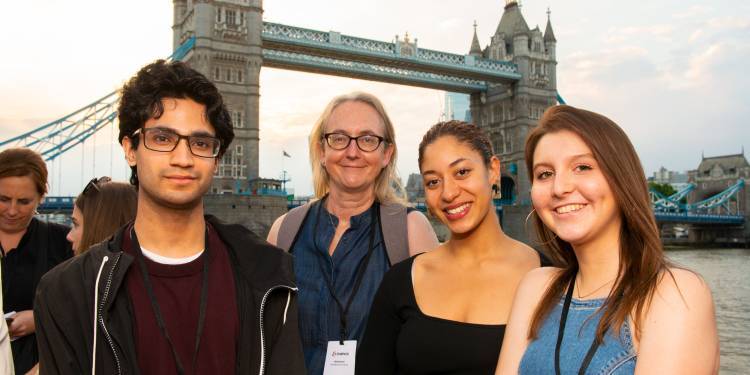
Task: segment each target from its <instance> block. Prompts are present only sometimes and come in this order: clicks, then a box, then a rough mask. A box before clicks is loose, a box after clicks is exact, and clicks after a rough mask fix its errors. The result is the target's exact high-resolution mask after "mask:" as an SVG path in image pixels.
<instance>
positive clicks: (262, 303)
mask: <svg viewBox="0 0 750 375" xmlns="http://www.w3.org/2000/svg"><path fill="white" fill-rule="evenodd" d="M279 288H284V289H287V290H289V292H290V293H291V292H292V291H294V292H297V290H299V289H298V288H295V287H292V286H288V285H276V286H274V287H271V288H270V289H268V291H266V293H265V294H264V295H263V299H262V300H261V301H260V373H259V375H263V374H264V373H265V371H266V338H265V336H264V335H263V332H264V331H263V310H264V309H265V307H266V299H267V298H268V295H270V294H271V292H273V291H274V290H276V289H279ZM285 313H286V311H285ZM284 321H286V319H284ZM282 324H285V323H282Z"/></svg>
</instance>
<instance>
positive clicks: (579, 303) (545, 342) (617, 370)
mask: <svg viewBox="0 0 750 375" xmlns="http://www.w3.org/2000/svg"><path fill="white" fill-rule="evenodd" d="M604 301H605V300H604V299H603V298H602V299H592V300H576V299H575V298H574V299H572V301H571V303H570V310H569V311H568V319H567V323H566V325H565V332H564V334H563V341H562V346H561V347H560V372H561V374H577V373H578V369H579V368H580V366H581V363H582V362H583V360H584V357H585V356H586V352H587V351H588V349H589V346H590V345H591V342H592V341H593V340H594V337H595V335H596V326H597V325H598V324H599V319H601V316H602V311H600V309H599V307H601V306H602V304H604ZM563 302H564V296H563V298H561V299H560V302H559V303H558V304H557V305H556V306H555V307H554V308H553V309H552V312H551V313H550V314H549V315H548V316H547V318H546V319H545V320H544V323H543V324H542V326H541V328H540V330H539V334H538V335H537V338H536V340H534V341H532V342H530V343H529V346H528V347H527V348H526V352H525V353H524V354H523V358H522V359H521V364H520V366H519V368H518V373H519V374H554V373H555V345H556V344H557V332H558V329H559V328H560V314H561V312H562V308H563ZM619 336H620V337H619V338H618V337H615V336H614V333H613V330H612V329H610V330H609V331H608V332H607V334H606V335H605V336H604V342H603V343H602V345H600V346H599V348H598V349H597V350H596V354H594V357H593V359H592V360H591V363H590V364H589V367H588V369H587V370H586V373H587V374H601V375H609V374H612V375H624V374H633V373H634V372H635V362H636V354H635V350H634V348H633V339H632V337H631V332H630V324H629V323H628V322H627V321H625V323H624V324H623V325H622V327H620V335H619Z"/></svg>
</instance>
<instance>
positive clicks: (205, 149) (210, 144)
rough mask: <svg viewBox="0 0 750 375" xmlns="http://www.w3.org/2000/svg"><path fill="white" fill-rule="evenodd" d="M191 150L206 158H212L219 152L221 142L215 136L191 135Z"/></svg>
mask: <svg viewBox="0 0 750 375" xmlns="http://www.w3.org/2000/svg"><path fill="white" fill-rule="evenodd" d="M188 139H189V141H190V151H191V152H192V153H193V154H195V155H197V156H202V157H206V158H211V157H214V156H216V155H218V153H219V146H220V145H221V142H220V141H219V140H218V139H216V138H213V137H189V138H188Z"/></svg>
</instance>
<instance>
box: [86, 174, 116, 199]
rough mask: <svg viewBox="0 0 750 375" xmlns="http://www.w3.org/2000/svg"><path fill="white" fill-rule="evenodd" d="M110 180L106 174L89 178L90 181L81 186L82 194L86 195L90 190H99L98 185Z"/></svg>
mask: <svg viewBox="0 0 750 375" xmlns="http://www.w3.org/2000/svg"><path fill="white" fill-rule="evenodd" d="M110 181H112V179H111V178H109V177H107V176H102V177H94V178H92V179H91V181H89V183H88V184H86V187H85V188H83V193H82V194H83V195H86V194H88V193H89V192H90V191H92V190H95V191H99V185H101V184H106V183H107V182H110Z"/></svg>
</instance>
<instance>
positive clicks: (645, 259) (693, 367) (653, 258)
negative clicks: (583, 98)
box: [497, 106, 719, 374]
mask: <svg viewBox="0 0 750 375" xmlns="http://www.w3.org/2000/svg"><path fill="white" fill-rule="evenodd" d="M526 166H527V168H528V171H529V176H530V178H531V182H532V187H531V199H532V202H533V206H534V210H533V211H532V214H531V216H532V217H533V221H534V224H535V227H536V230H537V233H538V235H539V238H540V240H541V243H542V244H544V246H545V247H546V248H547V249H548V251H549V253H550V255H551V256H552V257H553V258H555V260H557V261H558V263H559V264H562V267H561V268H552V267H547V268H540V269H537V270H533V271H531V272H529V273H528V274H527V275H526V276H525V278H524V280H523V281H522V282H521V285H520V286H519V288H518V291H517V293H516V297H515V300H514V302H513V308H512V311H511V316H510V320H509V324H508V328H507V329H506V335H505V339H504V341H503V351H502V353H501V355H500V359H499V365H498V369H497V373H498V374H516V373H520V374H532V373H533V374H537V373H557V374H560V373H579V374H582V373H602V374H631V373H640V374H685V373H690V374H707V373H715V372H717V371H718V365H719V343H718V336H717V331H716V321H715V317H714V308H713V302H712V299H711V291H710V290H709V288H708V286H707V285H706V283H705V282H704V281H703V280H702V279H701V277H700V276H699V275H697V274H696V273H694V272H691V271H688V270H685V269H682V268H676V267H674V266H672V265H671V264H670V263H669V261H668V260H667V259H666V258H665V257H664V253H663V251H662V245H661V242H660V239H659V232H658V229H657V226H656V221H655V219H654V215H653V213H652V209H651V206H650V200H649V197H648V189H647V186H646V180H645V177H644V173H643V168H642V166H641V163H640V161H639V159H638V155H637V154H636V152H635V149H634V148H633V145H632V144H631V143H630V140H629V139H628V137H627V135H625V132H623V130H622V129H621V128H620V127H619V126H617V125H616V124H615V123H614V122H612V121H611V120H610V119H608V118H606V117H604V116H602V115H599V114H596V113H593V112H589V111H585V110H581V109H577V108H573V107H570V106H556V107H552V108H550V109H548V110H547V111H546V112H545V114H544V116H543V117H542V119H541V120H540V123H539V125H538V126H537V127H536V128H535V129H534V130H533V131H532V132H531V133H530V134H529V136H528V138H527V141H526Z"/></svg>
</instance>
